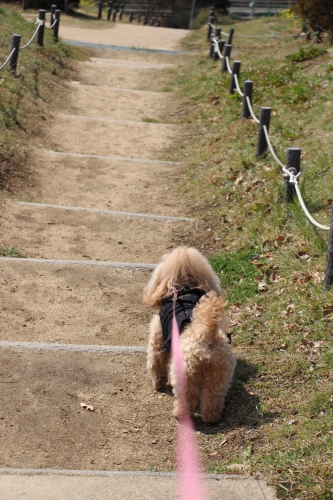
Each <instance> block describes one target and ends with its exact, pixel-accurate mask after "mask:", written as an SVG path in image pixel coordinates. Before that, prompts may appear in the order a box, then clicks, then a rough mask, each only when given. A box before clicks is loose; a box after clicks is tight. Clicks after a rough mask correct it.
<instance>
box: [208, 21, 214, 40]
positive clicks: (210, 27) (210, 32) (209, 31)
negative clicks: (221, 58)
mask: <svg viewBox="0 0 333 500" xmlns="http://www.w3.org/2000/svg"><path fill="white" fill-rule="evenodd" d="M213 22H214V17H213V16H209V18H208V26H207V40H210V37H211V36H212V30H213V28H212V26H211V25H212V24H213Z"/></svg>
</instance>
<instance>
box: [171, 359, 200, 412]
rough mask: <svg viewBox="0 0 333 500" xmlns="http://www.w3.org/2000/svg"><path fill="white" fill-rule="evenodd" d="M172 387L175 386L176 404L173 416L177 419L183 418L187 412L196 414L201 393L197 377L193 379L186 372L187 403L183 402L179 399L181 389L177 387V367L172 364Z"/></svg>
mask: <svg viewBox="0 0 333 500" xmlns="http://www.w3.org/2000/svg"><path fill="white" fill-rule="evenodd" d="M170 378H171V385H172V386H173V392H174V395H175V403H174V410H173V414H174V416H175V417H176V418H181V417H183V416H184V415H185V414H186V413H187V411H189V412H190V413H191V414H193V413H194V411H195V409H196V408H197V406H198V402H199V393H200V381H199V380H197V377H195V376H194V377H191V376H190V375H189V374H188V371H187V370H185V380H186V402H184V401H182V400H181V398H179V396H180V394H179V388H178V386H177V381H176V374H175V367H174V364H173V363H172V365H171V371H170Z"/></svg>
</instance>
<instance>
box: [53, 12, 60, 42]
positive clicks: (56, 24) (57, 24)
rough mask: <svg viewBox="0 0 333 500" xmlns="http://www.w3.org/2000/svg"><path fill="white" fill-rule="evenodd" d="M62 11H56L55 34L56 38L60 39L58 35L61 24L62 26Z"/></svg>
mask: <svg viewBox="0 0 333 500" xmlns="http://www.w3.org/2000/svg"><path fill="white" fill-rule="evenodd" d="M60 13H61V10H59V9H57V10H56V11H55V13H54V19H55V21H57V22H56V23H55V25H54V27H53V36H54V39H55V40H57V41H58V36H59V26H60Z"/></svg>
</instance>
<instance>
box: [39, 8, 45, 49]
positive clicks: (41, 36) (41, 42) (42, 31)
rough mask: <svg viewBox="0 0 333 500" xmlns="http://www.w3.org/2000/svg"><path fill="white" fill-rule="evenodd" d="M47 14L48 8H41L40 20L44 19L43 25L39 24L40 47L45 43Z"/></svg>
mask: <svg viewBox="0 0 333 500" xmlns="http://www.w3.org/2000/svg"><path fill="white" fill-rule="evenodd" d="M45 14H46V10H44V9H40V10H39V20H40V21H43V22H42V23H41V25H40V26H39V30H38V33H37V43H38V45H39V46H40V47H43V44H44V24H45Z"/></svg>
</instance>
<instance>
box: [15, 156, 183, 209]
mask: <svg viewBox="0 0 333 500" xmlns="http://www.w3.org/2000/svg"><path fill="white" fill-rule="evenodd" d="M33 154H34V158H35V160H34V166H33V168H34V176H35V177H36V178H37V179H38V182H36V184H35V185H34V186H33V187H31V186H29V187H27V194H26V195H25V197H24V198H23V199H24V200H25V201H32V200H34V201H38V202H40V203H54V204H57V205H72V206H82V204H83V203H84V206H86V207H91V208H101V209H109V210H121V211H128V212H145V213H151V214H159V215H178V216H181V215H183V212H182V211H183V207H182V205H183V202H182V200H178V201H177V204H175V202H174V198H173V196H170V192H172V188H173V185H174V184H175V183H177V182H179V180H180V179H179V175H180V174H179V167H178V166H174V165H170V164H163V163H154V164H151V163H144V162H143V163H136V162H131V161H122V160H116V159H113V160H112V159H100V158H93V157H89V156H86V157H83V156H79V157H75V156H68V155H59V154H56V153H53V152H52V151H48V150H41V149H38V150H34V152H33ZM184 213H185V212H184Z"/></svg>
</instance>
